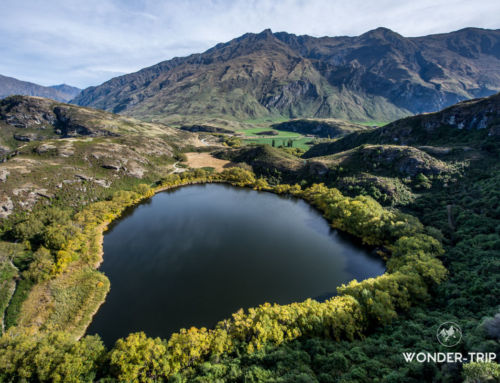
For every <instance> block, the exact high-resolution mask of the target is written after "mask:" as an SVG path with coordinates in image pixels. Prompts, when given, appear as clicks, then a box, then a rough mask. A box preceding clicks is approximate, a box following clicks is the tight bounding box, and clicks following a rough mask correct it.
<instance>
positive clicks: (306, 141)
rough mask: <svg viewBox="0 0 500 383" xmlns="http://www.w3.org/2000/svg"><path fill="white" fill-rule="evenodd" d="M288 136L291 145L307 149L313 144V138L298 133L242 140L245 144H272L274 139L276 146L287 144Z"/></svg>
mask: <svg viewBox="0 0 500 383" xmlns="http://www.w3.org/2000/svg"><path fill="white" fill-rule="evenodd" d="M290 138H291V139H292V141H293V146H292V147H294V148H299V149H304V150H307V149H309V148H310V147H311V146H312V145H313V140H314V139H313V138H310V137H302V136H300V135H299V136H298V137H293V138H292V137H283V136H281V137H279V136H276V138H246V139H244V140H243V142H245V143H247V144H260V145H263V144H266V145H270V146H272V143H273V141H274V145H275V147H278V146H287V144H288V140H289V139H290Z"/></svg>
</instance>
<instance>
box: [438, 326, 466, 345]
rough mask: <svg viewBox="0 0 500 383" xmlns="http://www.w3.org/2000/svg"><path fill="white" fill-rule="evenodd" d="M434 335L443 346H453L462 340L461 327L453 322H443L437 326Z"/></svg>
mask: <svg viewBox="0 0 500 383" xmlns="http://www.w3.org/2000/svg"><path fill="white" fill-rule="evenodd" d="M436 337H437V340H438V341H439V343H441V344H442V345H443V346H445V347H453V346H456V345H457V344H459V343H460V341H461V340H462V329H461V328H460V326H459V325H457V324H456V323H455V322H444V323H442V324H441V325H440V326H439V327H438V329H437V333H436Z"/></svg>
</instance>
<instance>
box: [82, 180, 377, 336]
mask: <svg viewBox="0 0 500 383" xmlns="http://www.w3.org/2000/svg"><path fill="white" fill-rule="evenodd" d="M100 270H101V271H103V272H104V273H105V274H106V275H107V276H108V278H109V279H110V281H111V290H110V292H109V294H108V296H107V298H106V302H105V303H104V304H103V305H102V306H101V307H100V309H99V311H98V312H97V314H96V315H95V317H94V319H93V321H92V323H91V325H90V327H89V328H88V330H87V334H95V333H97V334H99V335H100V336H101V337H102V338H103V340H104V342H105V343H106V344H107V345H108V346H110V345H112V344H113V343H114V341H115V340H116V339H118V338H120V337H125V336H126V335H127V334H129V333H131V332H136V331H144V332H145V333H146V334H147V335H148V336H152V337H156V336H160V337H162V338H168V337H169V335H170V334H171V333H172V332H175V331H177V330H179V329H180V328H182V327H184V328H189V327H191V326H196V327H202V326H205V327H211V326H213V325H215V324H216V323H217V322H218V321H219V320H222V319H225V318H227V317H229V316H230V315H231V314H232V313H233V312H236V311H237V310H238V309H240V308H248V307H254V306H258V305H259V304H262V303H264V302H270V303H279V304H287V303H291V302H300V301H303V300H305V299H307V298H316V299H318V300H324V299H326V298H328V297H330V296H332V295H334V294H335V291H336V287H337V286H339V285H341V284H342V283H347V282H349V281H350V280H352V279H355V278H356V279H358V280H361V279H365V278H369V277H374V276H377V275H380V274H382V273H383V272H384V271H385V268H384V263H383V262H382V261H381V260H380V259H379V258H378V257H376V256H374V255H373V254H371V252H370V250H369V249H367V248H365V247H363V246H360V244H359V243H357V241H356V240H354V239H353V238H352V237H348V236H346V235H342V234H340V233H338V232H337V231H335V230H333V229H331V228H330V226H329V224H328V222H327V221H326V220H325V219H324V218H323V217H322V216H321V214H320V213H319V212H318V211H316V210H315V209H314V208H312V207H311V206H309V205H308V204H307V203H306V202H304V201H302V200H299V199H295V198H287V197H282V196H278V195H275V194H272V193H266V192H258V191H254V190H250V189H244V188H235V187H232V186H228V185H223V184H206V185H192V186H185V187H182V188H178V189H175V190H172V191H166V192H162V193H159V194H157V195H155V196H154V197H152V198H151V199H149V200H148V201H147V202H145V203H142V204H140V205H138V206H136V207H134V208H132V209H129V210H127V211H126V213H125V214H124V215H123V217H122V218H120V219H119V220H117V221H116V222H114V223H113V224H112V225H110V228H109V230H108V231H107V232H106V233H105V236H104V261H103V263H102V265H101V267H100Z"/></svg>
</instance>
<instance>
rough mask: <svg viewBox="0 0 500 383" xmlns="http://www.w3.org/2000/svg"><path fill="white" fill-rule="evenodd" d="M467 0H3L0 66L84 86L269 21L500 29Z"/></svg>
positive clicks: (483, 6) (490, 12) (488, 12)
mask: <svg viewBox="0 0 500 383" xmlns="http://www.w3.org/2000/svg"><path fill="white" fill-rule="evenodd" d="M499 14H500V2H498V1H497V0H492V1H479V2H477V1H476V2H471V1H469V0H467V1H465V0H449V1H443V0H441V1H440V0H420V1H418V2H416V1H402V0H399V1H398V0H378V1H370V2H367V1H361V0H351V1H344V0H342V1H339V0H309V1H305V0H234V1H231V0H208V1H206V0H185V1H179V0H177V1H173V0H165V1H154V0H140V1H134V0H122V1H120V0H87V1H84V2H82V1H76V0H46V1H38V0H23V1H9V2H4V3H3V4H2V23H1V24H0V50H1V51H2V58H1V60H0V73H1V74H4V75H8V76H13V77H16V78H19V79H23V80H27V81H33V82H37V83H40V84H43V85H50V84H55V83H62V82H66V83H69V84H72V85H76V86H80V87H85V86H89V85H97V84H99V83H101V82H103V81H105V80H107V79H109V78H111V77H113V76H116V75H119V74H123V73H128V72H132V71H136V70H139V69H140V68H143V67H145V66H149V65H153V64H155V63H157V62H160V61H163V60H166V59H169V58H172V57H175V56H184V55H188V54H190V53H196V52H201V51H203V50H206V49H208V48H210V47H211V46H213V45H214V44H216V43H217V42H223V41H227V40H230V39H232V38H234V37H237V36H239V35H242V34H243V33H246V32H259V31H261V30H263V29H265V28H271V29H272V30H273V31H286V32H290V33H295V34H309V35H313V36H337V35H358V34H361V33H364V32H366V31H368V30H370V29H374V28H376V27H379V26H385V27H388V28H391V29H392V30H394V31H396V32H399V33H401V34H402V35H405V36H421V35H426V34H431V33H440V32H449V31H452V30H457V29H460V28H464V27H467V26H474V27H483V28H499V27H500V25H499V24H500V23H499V22H498V15H499Z"/></svg>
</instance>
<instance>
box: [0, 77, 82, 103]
mask: <svg viewBox="0 0 500 383" xmlns="http://www.w3.org/2000/svg"><path fill="white" fill-rule="evenodd" d="M80 91H81V89H78V88H75V87H74V86H69V85H66V84H61V85H53V86H42V85H38V84H33V83H31V82H27V81H21V80H17V79H15V78H13V77H7V76H2V75H0V98H4V97H8V96H14V95H21V96H38V97H46V98H50V99H53V100H57V101H62V102H68V101H70V100H71V99H73V98H74V97H75V96H76V95H77V94H78V93H80Z"/></svg>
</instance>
